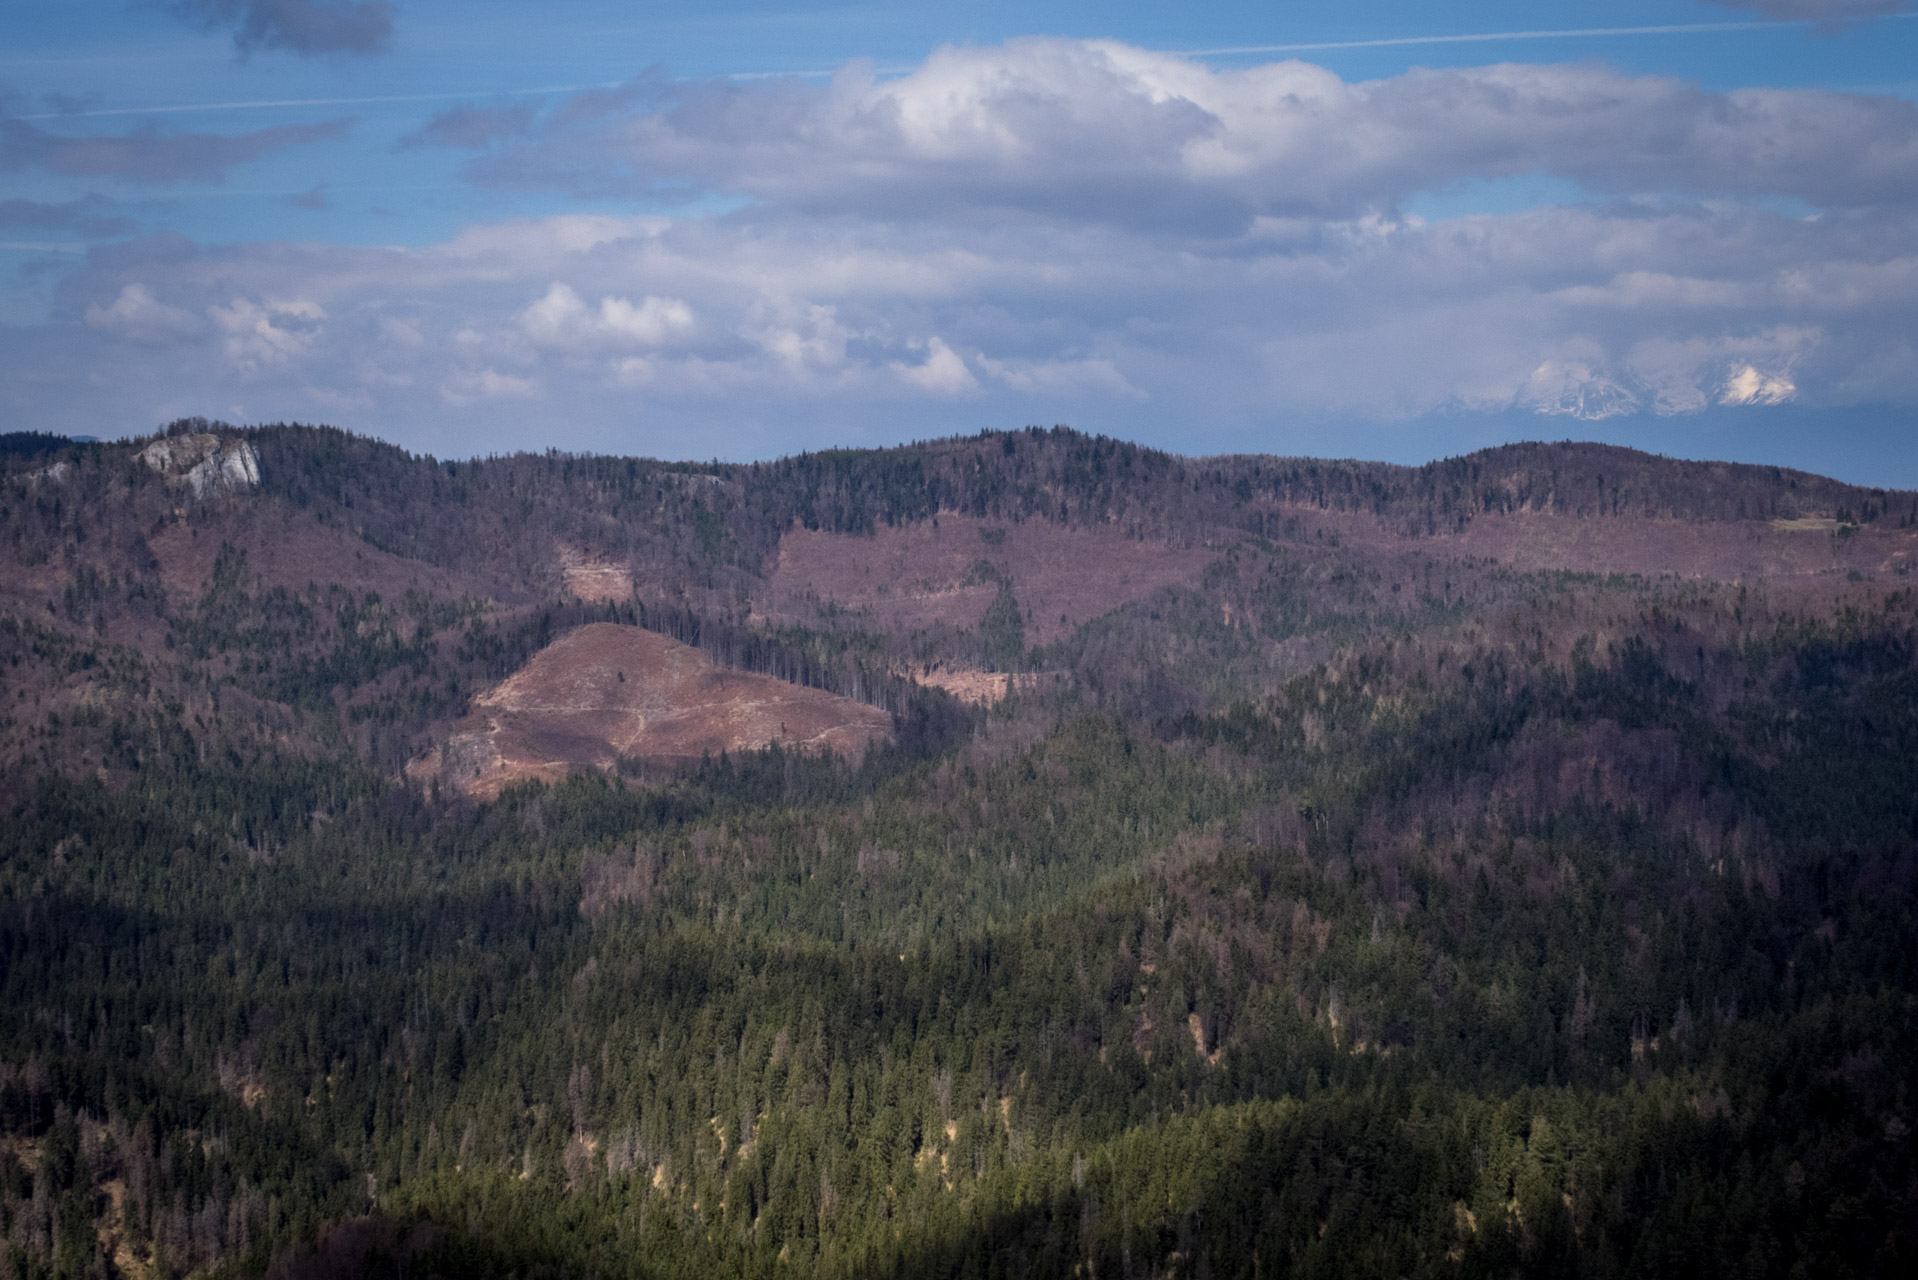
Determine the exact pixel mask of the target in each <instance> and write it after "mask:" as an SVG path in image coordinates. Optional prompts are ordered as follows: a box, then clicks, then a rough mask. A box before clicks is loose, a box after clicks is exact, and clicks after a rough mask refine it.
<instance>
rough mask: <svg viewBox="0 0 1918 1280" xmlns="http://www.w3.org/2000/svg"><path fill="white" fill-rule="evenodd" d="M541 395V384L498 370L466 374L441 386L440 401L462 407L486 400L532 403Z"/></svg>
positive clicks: (450, 377) (459, 375)
mask: <svg viewBox="0 0 1918 1280" xmlns="http://www.w3.org/2000/svg"><path fill="white" fill-rule="evenodd" d="M538 394H539V384H538V383H536V382H534V381H533V380H532V379H531V378H516V377H514V376H513V375H511V374H506V373H500V372H499V371H498V370H496V369H476V370H471V371H462V372H459V373H455V374H452V375H451V376H449V377H448V378H447V379H446V380H445V381H444V382H442V383H441V384H440V398H441V399H442V400H444V401H446V403H448V404H450V405H454V406H457V407H462V408H463V407H465V406H467V405H470V404H476V403H478V402H479V401H482V400H531V399H533V398H534V397H535V396H537V395H538Z"/></svg>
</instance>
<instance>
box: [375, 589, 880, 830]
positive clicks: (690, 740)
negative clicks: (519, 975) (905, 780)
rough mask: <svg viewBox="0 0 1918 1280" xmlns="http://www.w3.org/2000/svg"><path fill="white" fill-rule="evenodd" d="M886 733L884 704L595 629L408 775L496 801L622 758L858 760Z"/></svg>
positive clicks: (479, 706) (492, 694) (524, 674)
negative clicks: (532, 784) (534, 782)
mask: <svg viewBox="0 0 1918 1280" xmlns="http://www.w3.org/2000/svg"><path fill="white" fill-rule="evenodd" d="M891 735H892V718H891V717H890V716H888V715H887V714H886V713H885V712H883V711H881V710H879V709H878V708H877V707H871V706H867V705H866V704H865V703H863V702H855V701H853V700H852V699H850V698H841V697H839V696H837V695H835V694H830V693H827V692H825V691H824V690H821V689H811V688H807V687H805V686H804V685H797V684H791V683H789V682H787V681H784V680H777V679H774V678H773V677H771V676H762V675H755V674H753V673H751V672H745V671H734V670H729V669H727V668H723V667H719V666H715V665H714V663H713V660H712V659H711V658H709V657H707V656H706V654H705V653H703V652H701V651H700V650H698V649H695V648H693V647H691V646H690V645H684V644H681V643H679V642H678V641H677V640H673V639H671V638H670V637H668V636H663V635H660V634H659V633H658V632H655V631H647V630H644V629H642V628H640V627H628V626H620V625H618V624H616V623H611V622H595V623H591V624H589V625H587V626H584V627H580V628H579V629H578V630H575V631H571V632H568V633H567V634H566V635H564V636H562V637H560V638H559V639H558V640H555V641H554V642H553V643H552V644H550V645H547V646H546V647H545V648H544V649H541V650H540V651H539V652H538V653H536V654H534V655H533V657H532V659H531V660H530V661H529V662H528V663H527V664H526V665H525V666H524V667H522V668H520V669H519V670H518V671H517V672H515V673H514V674H513V675H511V676H509V677H508V678H507V679H506V680H505V681H503V682H501V683H500V684H499V685H497V686H496V687H494V688H493V689H491V690H489V691H488V692H486V693H484V694H481V695H480V696H479V697H478V698H476V699H474V706H473V713H472V714H471V715H469V716H467V717H466V718H465V719H464V720H462V721H460V722H459V723H458V724H457V725H455V726H454V729H453V732H452V734H451V735H450V736H449V737H448V739H447V741H446V743H445V744H444V745H443V746H441V747H436V748H434V749H433V750H432V751H430V752H428V753H427V754H426V755H424V756H421V757H420V758H418V759H416V760H414V761H413V763H412V764H410V765H408V766H407V770H406V772H407V775H408V776H409V777H411V778H413V779H415V780H416V781H421V782H425V781H429V780H431V779H434V778H437V779H439V780H440V782H441V784H442V785H446V786H453V787H457V788H459V789H460V790H462V791H466V792H469V793H471V794H474V795H478V796H481V797H486V798H491V797H492V796H496V795H498V794H499V792H500V791H501V790H502V789H503V788H505V787H508V786H511V785H512V784H514V783H516V782H523V781H526V780H527V779H530V778H540V779H544V780H545V781H548V782H556V781H558V780H559V779H560V778H563V777H564V776H565V775H566V774H567V773H569V772H571V771H572V770H574V769H610V768H613V767H614V766H616V765H617V764H618V762H619V760H620V759H621V758H622V757H625V758H631V759H641V760H646V761H649V762H654V763H663V764H673V763H688V764H692V763H697V762H698V761H699V760H700V759H701V758H702V757H704V756H706V755H709V754H710V755H718V754H719V753H720V752H722V751H753V750H757V749H759V748H761V747H766V746H770V745H771V744H773V743H775V742H777V743H779V744H780V745H782V746H785V747H787V748H789V749H792V750H797V751H806V752H819V751H836V752H841V753H844V754H847V755H852V756H857V755H859V754H860V753H862V752H863V751H864V750H865V749H866V747H867V746H868V745H869V744H871V743H872V742H874V741H878V740H883V739H887V738H890V737H891Z"/></svg>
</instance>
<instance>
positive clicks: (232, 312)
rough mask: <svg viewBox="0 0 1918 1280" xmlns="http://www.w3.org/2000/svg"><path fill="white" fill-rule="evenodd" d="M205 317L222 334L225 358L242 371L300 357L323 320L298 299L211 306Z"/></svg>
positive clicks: (315, 306) (235, 301)
mask: <svg viewBox="0 0 1918 1280" xmlns="http://www.w3.org/2000/svg"><path fill="white" fill-rule="evenodd" d="M207 314H208V315H210V316H212V317H213V321H214V323H215V324H216V325H218V326H219V327H220V329H221V330H222V331H223V332H224V333H225V334H226V341H225V351H226V358H227V359H228V360H230V361H231V362H232V363H234V364H235V365H238V366H240V367H242V368H255V367H258V366H260V365H267V364H277V363H280V362H282V361H285V360H289V359H291V358H293V357H295V356H299V355H303V354H305V353H306V351H307V350H308V349H309V348H310V347H311V346H312V345H313V341H314V339H315V338H317V337H318V336H319V331H320V321H322V320H324V319H325V318H326V312H325V311H323V310H322V309H321V308H320V306H319V305H318V304H317V303H313V302H308V301H305V300H302V299H293V300H291V301H287V302H254V301H252V300H251V299H248V298H235V299H233V301H232V303H231V304H230V305H228V306H224V307H222V306H219V305H214V306H211V307H208V308H207Z"/></svg>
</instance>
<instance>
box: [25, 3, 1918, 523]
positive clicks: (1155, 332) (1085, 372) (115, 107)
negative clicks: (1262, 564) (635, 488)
mask: <svg viewBox="0 0 1918 1280" xmlns="http://www.w3.org/2000/svg"><path fill="white" fill-rule="evenodd" d="M1915 335H1918V13H1914V5H1913V3H1912V0H1712V2H1709V3H1708V2H1706V0H1609V2H1604V3H1601V2H1598V0H1561V2H1560V3H1556V4H1552V5H1548V6H1541V5H1538V4H1535V3H1517V2H1516V0H1462V2H1458V3H1453V4H1449V5H1445V6H1435V5H1431V4H1429V3H1427V4H1417V3H1410V2H1409V0H1345V2H1344V3H1339V4H1329V3H1323V2H1318V0H1314V2H1312V3H1307V2H1305V0H1290V2H1288V0H1265V2H1264V3H1259V4H1252V3H1224V2H1215V3H1204V2H1199V3H1190V4H1187V5H1185V6H1172V5H1167V4H1164V3H1163V2H1162V0H1161V2H1159V3H1152V4H1145V3H1132V2H1131V0H1123V2H1117V3H1115V2H1107V3H1101V4H1091V3H1083V2H1080V3H1066V2H1062V0H1028V2H1027V3H1022V4H1019V5H1016V6H1015V5H1012V4H999V3H978V4H962V3H948V4H941V5H937V6H932V5H906V4H897V3H888V4H872V5H863V4H857V3H854V4H844V5H837V6H822V5H818V4H807V3H779V2H775V0H762V2H761V3H742V2H740V0H705V2H704V3H698V4H694V3H690V2H682V0H661V2H657V3H646V2H644V0H638V2H635V0H626V2H624V3H612V2H611V0H546V3H542V4H538V5H533V4H527V3H523V2H521V0H57V2H55V0H7V4H6V6H5V7H4V9H0V430H46V431H59V432H64V433H68V434H85V435H93V436H99V437H102V438H111V437H118V436H123V435H128V434H139V433H145V432H149V431H152V430H154V429H155V428H156V427H158V426H160V425H162V424H164V423H166V422H168V421H170V420H172V419H174V418H178V417H184V416H192V415H203V416H206V417H210V418H218V419H224V420H227V421H231V422H236V423H240V422H245V423H252V422H271V421H303V422H326V423H331V424H333V425H337V426H341V427H346V428H348V429H351V430H354V431H358V432H362V433H365V434H370V435H375V436H379V437H381V438H383V439H387V440H391V441H394V442H395V443H398V444H401V445H403V446H405V447H407V448H409V449H413V450H416V451H420V452H426V453H431V454H433V455H435V456H438V457H468V456H475V455H480V454H487V453H496V452H507V451H511V450H516V449H537V450H543V449H546V448H549V447H557V448H561V449H569V450H578V451H590V452H605V453H637V454H647V455H652V456H659V457H668V458H694V459H709V458H723V459H731V460H744V459H751V458H764V457H773V456H779V455H782V454H788V453H793V452H797V451H799V450H803V449H819V448H827V447H835V446H867V445H883V444H892V443H898V442H902V441H907V440H914V439H925V438H930V437H935V436H943V435H950V434H958V433H971V432H975V431H979V430H986V429H997V428H1005V427H1018V426H1024V425H1028V424H1043V425H1051V424H1054V423H1065V424H1069V425H1072V426H1075V427H1078V428H1080V429H1081V430H1085V431H1093V432H1101V433H1104V434H1108V435H1115V436H1121V437H1124V438H1127V439H1132V440H1137V441H1141V442H1143V443H1147V444H1151V445H1154V446H1158V447H1162V448H1169V449H1173V450H1176V451H1178V452H1181V453H1186V454H1210V453H1226V452H1261V453H1277V454H1312V455H1319V456H1341V457H1352V456H1356V457H1369V458H1382V459H1388V460H1392V461H1400V462H1420V461H1425V460H1427V459H1431V458H1435V457H1443V456H1450V455H1454V454H1458V453H1462V452H1466V451H1469V450H1471V449H1475V448H1480V447H1484V446H1487V445H1491V444H1497V443H1500V442H1503V441H1509V440H1521V439H1546V440H1557V439H1591V440H1606V441H1612V442H1616V443H1621V444H1630V445H1634V446H1636V447H1640V448H1646V449H1651V450H1654V451H1656V452H1661V453H1668V454H1673V455H1677V456H1685V457H1719V458H1730V459H1736V460H1742V461H1754V462H1766V463H1777V464H1783V465H1790V466H1797V467H1803V468H1806V469H1809V470H1814V471H1821V472H1824V473H1827V474H1832V475H1837V476H1840V477H1842V478H1845V479H1848V480H1853V481H1857V482H1861V483H1869V484H1879V485H1896V486H1902V487H1918V336H1915Z"/></svg>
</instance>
